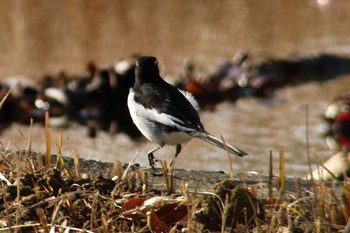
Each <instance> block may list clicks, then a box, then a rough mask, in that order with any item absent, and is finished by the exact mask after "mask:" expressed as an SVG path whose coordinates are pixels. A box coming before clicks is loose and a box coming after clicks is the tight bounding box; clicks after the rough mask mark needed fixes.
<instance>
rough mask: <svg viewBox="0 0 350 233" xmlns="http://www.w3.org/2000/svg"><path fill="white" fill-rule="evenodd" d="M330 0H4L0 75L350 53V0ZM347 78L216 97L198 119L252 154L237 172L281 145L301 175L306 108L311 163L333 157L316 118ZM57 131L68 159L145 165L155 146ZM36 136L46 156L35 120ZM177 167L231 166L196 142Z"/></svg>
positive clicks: (80, 130)
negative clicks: (142, 59)
mask: <svg viewBox="0 0 350 233" xmlns="http://www.w3.org/2000/svg"><path fill="white" fill-rule="evenodd" d="M329 2H330V4H329V5H326V6H321V5H319V4H317V1H313V0H309V1H304V0H298V1H293V2H291V3H288V2H283V1H279V0H274V1H245V0H240V1H156V0H154V1H136V0H131V1H97V0H96V1H94V0H93V1H73V2H72V1H68V0H67V1H56V2H51V1H42V2H38V1H31V0H29V1H25V2H23V1H1V6H2V7H1V8H0V28H2V29H3V30H2V31H1V32H0V33H1V34H0V48H1V51H2V55H1V56H0V64H1V68H0V79H1V80H2V81H4V80H6V79H7V78H8V77H9V76H13V75H23V76H25V77H27V78H29V79H30V80H32V81H33V82H35V80H38V79H40V78H41V77H42V76H43V75H44V74H46V73H57V72H59V71H61V70H65V71H67V72H68V73H69V74H80V73H83V72H84V70H85V65H86V62H88V61H89V60H94V61H96V62H97V64H99V65H101V66H104V65H111V64H113V63H114V62H115V61H117V60H118V59H120V58H122V57H125V56H128V55H130V54H131V53H140V54H153V55H156V56H157V57H158V58H159V60H160V65H161V69H162V73H163V74H164V75H166V74H173V73H176V72H177V71H179V69H180V66H181V65H182V63H183V61H184V60H185V59H186V58H192V59H193V61H194V62H195V63H196V64H199V65H202V66H203V67H206V68H207V67H210V66H211V65H213V64H216V63H218V62H219V61H220V60H222V59H231V58H232V57H233V56H234V54H235V53H236V52H238V51H247V52H249V53H251V54H252V55H253V57H254V59H256V60H260V59H264V58H269V57H275V58H276V57H277V58H284V57H286V56H290V55H292V54H298V55H300V56H310V55H315V54H319V53H321V52H328V53H337V54H342V55H344V54H349V52H350V46H349V45H350V41H349V38H350V30H348V25H349V23H350V15H349V14H348V12H350V2H348V1H329ZM33 6H35V7H33ZM349 80H350V79H349V76H343V77H340V78H337V79H334V80H330V81H327V82H324V83H308V84H305V85H300V86H296V87H288V88H284V89H282V90H279V91H278V92H277V93H276V97H275V98H274V99H273V100H270V101H268V102H267V101H262V100H258V99H254V98H244V99H239V100H238V101H237V103H235V104H233V103H222V104H220V105H219V106H217V108H216V111H215V112H202V113H201V117H202V121H203V123H204V125H205V127H206V129H207V130H208V131H209V132H212V133H213V134H215V135H222V136H224V138H225V140H226V141H229V142H232V143H234V144H235V145H237V146H239V147H241V148H242V149H244V150H245V151H247V152H248V153H249V154H250V155H249V156H248V157H246V158H233V163H234V170H235V171H237V172H238V171H239V172H245V171H258V172H261V173H266V172H267V169H268V160H267V158H268V154H269V151H270V150H272V151H273V155H274V158H275V162H274V165H275V168H277V164H278V159H277V158H278V151H279V150H280V148H281V147H282V146H283V147H284V150H285V152H286V157H287V167H286V168H287V174H288V175H293V176H303V175H305V174H306V173H307V171H308V164H307V156H306V136H305V131H306V123H305V121H306V119H305V116H306V106H308V111H309V119H308V120H309V129H308V134H309V139H310V152H311V153H310V154H311V157H312V161H313V163H317V162H319V161H323V160H325V159H326V158H327V157H328V156H330V155H331V154H332V153H331V152H330V151H329V150H328V149H327V147H326V145H325V143H324V140H323V139H322V137H321V136H320V134H321V133H322V130H323V127H324V124H323V122H322V120H321V118H320V116H321V114H323V112H324V111H325V108H326V106H327V104H328V102H329V100H330V99H331V98H332V97H333V96H335V95H336V94H337V93H339V92H340V91H343V90H346V89H349V87H350V81H349ZM28 131H29V129H28V127H26V126H23V125H14V126H13V127H12V128H11V129H8V130H6V131H5V132H4V133H3V134H2V135H0V140H1V142H2V144H3V145H4V147H6V146H7V145H8V144H9V142H11V144H10V145H9V147H10V148H12V149H16V148H20V149H23V148H25V147H26V140H25V139H24V138H23V136H22V134H23V135H24V136H25V137H27V135H28ZM59 133H63V138H64V153H65V154H66V155H72V150H73V149H74V148H75V149H77V150H78V152H79V153H80V154H81V156H82V157H86V158H94V159H98V160H107V161H113V160H117V159H118V160H121V161H122V162H128V161H130V160H131V158H132V157H133V156H134V155H135V154H136V153H137V152H138V151H140V155H139V157H138V158H137V159H136V162H139V163H141V164H142V165H147V159H146V156H145V155H144V154H145V152H146V151H148V150H149V149H151V148H152V147H153V146H154V144H152V143H149V142H146V141H145V142H143V143H135V142H132V141H131V140H129V139H128V138H127V137H126V136H124V135H116V136H114V137H111V136H109V135H107V134H105V133H99V136H98V138H97V139H89V138H87V137H85V136H86V129H85V128H84V127H81V126H73V127H72V128H69V129H52V134H53V139H54V140H55V142H57V138H58V134H59ZM32 134H33V135H34V142H33V149H34V150H38V151H42V152H44V151H45V146H44V142H45V139H44V135H45V131H44V130H43V128H42V127H40V126H38V125H36V126H35V127H34V129H33V132H32ZM54 149H56V148H55V147H54ZM53 152H55V150H54V151H53ZM56 152H57V151H56ZM172 153H173V148H170V147H169V148H165V149H164V150H162V151H160V152H159V153H157V156H158V157H160V158H163V159H166V158H168V157H169V156H168V155H170V154H172ZM176 166H178V167H182V168H187V169H205V170H224V171H228V170H229V166H228V158H227V155H226V153H225V152H223V151H221V150H219V149H216V148H213V147H211V146H210V145H206V144H205V143H203V142H200V141H197V140H193V141H191V142H189V143H188V144H187V145H186V146H185V147H184V149H183V151H182V153H181V154H180V156H179V159H178V160H177V161H176ZM276 171H277V170H276Z"/></svg>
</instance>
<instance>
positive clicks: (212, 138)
mask: <svg viewBox="0 0 350 233" xmlns="http://www.w3.org/2000/svg"><path fill="white" fill-rule="evenodd" d="M191 135H192V136H193V137H197V138H199V139H202V140H203V141H205V142H207V143H210V144H212V145H214V146H216V147H219V148H221V149H223V150H228V151H229V152H230V153H231V154H235V155H237V156H239V157H243V156H245V155H248V154H247V153H246V152H244V151H242V150H240V149H238V148H237V147H235V146H234V145H232V144H230V143H225V144H224V142H223V141H222V140H220V139H219V138H217V137H215V136H213V135H210V134H208V133H205V132H193V133H191Z"/></svg>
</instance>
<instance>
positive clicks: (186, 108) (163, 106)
mask: <svg viewBox="0 0 350 233" xmlns="http://www.w3.org/2000/svg"><path fill="white" fill-rule="evenodd" d="M162 81H163V80H162ZM135 101H137V102H138V103H140V104H142V105H143V106H144V107H145V108H146V109H150V110H152V109H154V110H155V109H156V111H157V112H158V113H159V114H162V113H164V114H167V115H168V116H171V122H174V123H175V124H173V125H171V126H172V127H177V128H181V130H182V131H188V132H191V131H200V132H202V131H204V128H203V125H202V123H201V121H200V118H199V115H198V113H197V111H196V110H195V108H194V107H193V106H192V104H191V103H190V102H189V101H188V100H187V99H186V97H185V96H184V95H183V94H182V93H181V92H180V91H179V90H178V89H177V88H175V87H174V86H172V85H170V84H168V83H167V82H165V81H163V82H160V83H157V84H154V83H145V84H143V85H142V86H141V87H139V90H138V92H135ZM155 120H156V119H155ZM169 126H170V125H169ZM185 128H187V129H188V130H184V129H185Z"/></svg>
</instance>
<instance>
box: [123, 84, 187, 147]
mask: <svg viewBox="0 0 350 233" xmlns="http://www.w3.org/2000/svg"><path fill="white" fill-rule="evenodd" d="M134 96H135V93H134V91H133V89H130V92H129V96H128V108H129V111H130V115H131V118H132V120H133V122H134V124H135V125H136V127H137V128H138V129H139V130H140V131H141V133H142V134H143V135H144V136H145V137H146V138H147V139H148V140H150V141H152V142H155V143H157V144H159V145H164V144H167V145H177V144H182V143H184V142H187V141H189V140H190V139H191V138H192V137H191V136H190V135H189V134H187V133H185V132H171V133H168V132H163V131H162V130H161V128H160V127H159V126H157V124H156V123H157V122H158V123H162V124H164V125H168V126H175V127H176V126H177V125H178V124H177V123H176V122H175V121H174V120H173V117H172V116H169V115H168V114H165V113H159V112H157V111H156V110H154V109H146V108H145V107H144V106H142V105H141V104H139V103H137V102H136V101H135V98H134Z"/></svg>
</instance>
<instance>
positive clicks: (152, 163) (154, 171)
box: [148, 153, 163, 176]
mask: <svg viewBox="0 0 350 233" xmlns="http://www.w3.org/2000/svg"><path fill="white" fill-rule="evenodd" d="M148 162H149V165H150V166H151V168H152V171H151V174H152V175H153V176H162V175H163V172H161V171H158V170H157V168H156V162H158V159H156V158H155V157H154V155H153V153H149V154H148Z"/></svg>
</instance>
